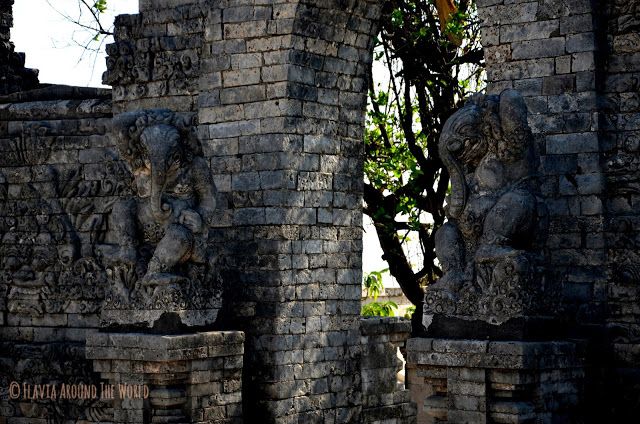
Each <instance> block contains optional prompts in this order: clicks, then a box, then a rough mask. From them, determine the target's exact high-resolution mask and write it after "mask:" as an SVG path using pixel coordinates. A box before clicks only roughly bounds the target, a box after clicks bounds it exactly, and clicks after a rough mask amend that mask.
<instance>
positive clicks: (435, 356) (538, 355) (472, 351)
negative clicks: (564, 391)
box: [407, 338, 584, 369]
mask: <svg viewBox="0 0 640 424" xmlns="http://www.w3.org/2000/svg"><path fill="white" fill-rule="evenodd" d="M407 354H408V358H407V362H408V363H409V364H411V365H434V366H448V367H472V368H507V369H512V368H513V369H521V368H535V369H547V368H549V369H551V368H574V367H581V366H582V359H581V358H583V357H584V351H583V346H582V344H581V343H580V342H579V341H577V342H573V341H552V342H518V341H511V342H497V341H487V340H448V339H430V338H412V339H409V340H408V341H407Z"/></svg>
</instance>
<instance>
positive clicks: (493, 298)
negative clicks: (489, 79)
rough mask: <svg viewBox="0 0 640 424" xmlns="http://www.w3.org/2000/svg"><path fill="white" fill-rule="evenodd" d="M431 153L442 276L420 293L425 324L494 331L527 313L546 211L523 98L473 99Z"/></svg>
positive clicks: (533, 298) (536, 284)
mask: <svg viewBox="0 0 640 424" xmlns="http://www.w3.org/2000/svg"><path fill="white" fill-rule="evenodd" d="M438 147H439V153H440V157H441V158H442V161H443V162H444V164H445V166H446V167H447V169H448V171H449V174H450V175H451V194H450V196H449V198H448V200H447V212H446V213H447V218H448V220H447V223H445V224H444V225H443V226H442V227H441V228H440V229H439V231H438V232H437V233H436V252H437V256H438V260H439V262H440V264H441V266H442V270H443V272H444V275H443V276H442V277H441V278H440V279H439V280H438V281H437V282H436V283H434V284H433V285H432V286H431V287H428V288H427V292H426V296H425V306H424V313H425V315H424V316H425V320H424V321H425V325H426V326H427V327H428V326H429V325H430V323H431V321H432V319H433V317H434V316H435V315H441V316H450V317H454V318H456V319H462V320H467V321H477V320H479V321H483V322H487V323H490V324H494V325H498V324H502V323H504V322H506V321H508V320H510V319H512V318H516V317H520V316H521V315H522V314H525V313H528V311H530V310H531V308H535V307H536V304H537V301H538V298H537V293H538V289H539V288H540V283H541V282H540V278H541V276H540V275H539V272H538V268H539V260H540V258H539V256H540V250H539V247H540V246H541V243H540V238H541V236H543V235H544V230H545V224H544V221H545V218H546V209H545V208H544V204H543V203H542V202H541V201H540V200H539V196H538V184H537V178H536V171H535V170H536V166H537V157H536V154H535V151H534V148H533V137H532V134H531V131H530V129H529V126H528V123H527V107H526V104H525V102H524V100H523V98H522V97H521V96H520V95H519V93H517V92H516V91H514V90H506V91H504V92H503V93H502V94H501V95H500V96H492V95H477V96H475V97H473V98H472V99H470V100H469V101H468V102H467V104H466V105H465V106H464V107H463V108H461V109H460V110H458V111H457V112H456V113H454V114H453V115H452V116H451V117H450V118H449V120H448V121H447V122H446V123H445V125H444V128H443V131H442V134H441V137H440V141H439V146H438Z"/></svg>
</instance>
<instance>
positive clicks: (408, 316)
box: [404, 305, 416, 319]
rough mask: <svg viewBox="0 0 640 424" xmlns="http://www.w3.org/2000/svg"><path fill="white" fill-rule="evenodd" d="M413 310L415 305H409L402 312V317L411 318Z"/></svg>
mask: <svg viewBox="0 0 640 424" xmlns="http://www.w3.org/2000/svg"><path fill="white" fill-rule="evenodd" d="M415 311H416V307H415V306H413V305H411V306H409V307H408V308H407V310H406V311H405V312H404V317H405V318H406V319H411V317H412V316H413V314H414V313H415Z"/></svg>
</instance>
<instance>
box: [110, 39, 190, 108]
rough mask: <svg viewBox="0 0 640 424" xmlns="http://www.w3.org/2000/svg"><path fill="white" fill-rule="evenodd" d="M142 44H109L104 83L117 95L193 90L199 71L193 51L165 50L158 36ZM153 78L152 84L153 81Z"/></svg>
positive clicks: (118, 96) (121, 42) (122, 96)
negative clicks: (193, 81) (192, 85)
mask: <svg viewBox="0 0 640 424" xmlns="http://www.w3.org/2000/svg"><path fill="white" fill-rule="evenodd" d="M146 41H147V42H146V43H144V44H143V45H142V46H135V45H134V44H133V43H131V42H128V41H118V42H116V43H114V44H110V45H108V46H107V54H108V55H109V56H108V59H107V71H106V72H105V73H104V75H103V76H102V81H103V83H104V84H108V85H112V86H114V87H115V88H116V93H115V98H125V97H127V95H129V94H132V95H134V96H135V97H137V98H139V97H144V96H146V95H149V96H162V95H166V94H169V93H177V92H182V91H184V90H187V91H188V90H189V89H190V84H192V83H190V80H192V79H194V78H196V77H197V75H198V74H199V56H198V55H196V54H194V53H193V52H174V51H164V50H163V49H162V48H161V46H160V44H161V43H162V41H160V40H159V39H157V38H151V39H148V40H146ZM150 81H153V83H150Z"/></svg>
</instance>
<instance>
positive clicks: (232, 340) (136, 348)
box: [86, 331, 244, 361]
mask: <svg viewBox="0 0 640 424" xmlns="http://www.w3.org/2000/svg"><path fill="white" fill-rule="evenodd" d="M86 346H87V348H86V355H87V358H88V359H120V360H132V361H176V360H190V359H196V358H198V359H204V358H214V357H223V356H235V355H242V354H243V352H244V333H242V332H239V331H215V332H206V333H195V334H188V335H171V336H160V335H149V334H138V333H93V334H90V335H89V336H88V337H87V342H86Z"/></svg>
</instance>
